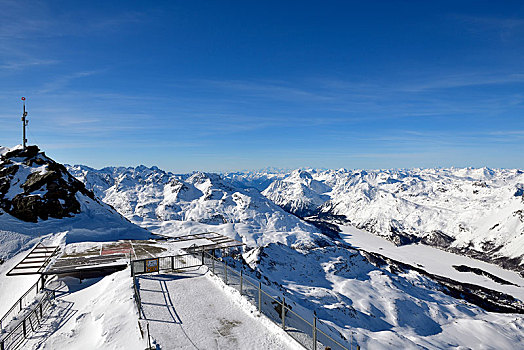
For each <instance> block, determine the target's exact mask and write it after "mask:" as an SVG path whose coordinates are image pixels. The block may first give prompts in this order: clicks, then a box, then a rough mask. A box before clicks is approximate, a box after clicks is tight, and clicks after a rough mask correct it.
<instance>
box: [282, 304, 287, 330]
mask: <svg viewBox="0 0 524 350" xmlns="http://www.w3.org/2000/svg"><path fill="white" fill-rule="evenodd" d="M282 329H283V330H286V297H285V296H282Z"/></svg>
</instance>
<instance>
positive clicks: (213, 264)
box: [211, 249, 215, 274]
mask: <svg viewBox="0 0 524 350" xmlns="http://www.w3.org/2000/svg"><path fill="white" fill-rule="evenodd" d="M211 261H213V269H212V271H213V274H215V250H214V249H213V259H211Z"/></svg>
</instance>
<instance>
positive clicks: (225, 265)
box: [224, 261, 227, 285]
mask: <svg viewBox="0 0 524 350" xmlns="http://www.w3.org/2000/svg"><path fill="white" fill-rule="evenodd" d="M224 271H225V274H226V285H227V264H226V262H225V261H224Z"/></svg>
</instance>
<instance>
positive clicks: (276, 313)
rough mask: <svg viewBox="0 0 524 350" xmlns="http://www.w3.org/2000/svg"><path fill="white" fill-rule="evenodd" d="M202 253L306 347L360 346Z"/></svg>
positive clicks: (349, 348) (339, 348)
mask: <svg viewBox="0 0 524 350" xmlns="http://www.w3.org/2000/svg"><path fill="white" fill-rule="evenodd" d="M203 254H204V256H203V262H204V264H205V265H206V266H207V267H208V268H209V270H210V271H211V272H212V273H213V274H215V275H216V276H218V277H219V278H220V279H221V280H222V281H224V283H225V284H227V285H229V286H232V287H234V288H235V289H237V290H238V291H239V292H240V294H241V295H242V296H244V297H245V298H246V299H247V300H249V301H250V302H251V304H253V305H255V306H256V307H257V309H258V311H259V312H260V313H261V314H264V315H265V316H266V317H268V318H269V319H270V320H271V321H273V322H274V323H276V324H278V325H280V326H281V327H282V328H283V329H284V330H285V331H286V332H287V333H288V334H289V335H290V336H291V337H293V338H294V339H295V340H296V341H297V342H298V343H300V344H301V345H302V346H304V347H305V348H306V349H312V350H317V349H319V350H320V349H332V350H352V349H360V347H359V346H358V345H357V344H353V339H350V340H347V339H345V338H344V337H343V336H342V334H340V332H338V331H337V330H335V329H334V328H332V327H330V326H328V325H326V324H325V323H323V322H321V321H320V320H318V319H317V317H316V316H315V314H314V312H312V311H311V310H308V309H306V308H304V307H301V306H300V305H297V304H296V303H294V302H292V301H291V300H289V299H288V300H286V298H285V296H284V295H283V294H282V293H279V292H278V291H275V290H274V289H272V288H270V287H268V286H265V285H263V284H262V283H261V282H260V281H258V280H256V279H254V278H251V277H249V276H246V275H245V274H244V271H243V270H242V269H240V270H239V271H238V270H237V269H236V268H233V267H231V266H228V265H227V263H226V262H225V261H223V260H220V259H217V258H216V257H214V256H213V255H211V254H209V253H207V252H205V253H203ZM308 315H309V316H308Z"/></svg>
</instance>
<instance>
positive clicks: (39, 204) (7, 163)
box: [0, 146, 96, 222]
mask: <svg viewBox="0 0 524 350" xmlns="http://www.w3.org/2000/svg"><path fill="white" fill-rule="evenodd" d="M37 167H38V168H39V169H37ZM22 168H24V170H25V171H29V174H28V175H27V177H26V178H25V179H24V176H25V175H23V173H20V175H18V176H19V179H21V180H22V181H24V182H23V183H18V182H16V181H15V180H14V179H15V177H16V176H17V174H18V173H19V172H20V171H22ZM11 186H17V187H19V188H20V190H17V192H19V193H17V194H16V195H15V196H14V197H13V198H7V197H6V194H7V193H8V192H9V190H10V189H11ZM78 194H83V195H85V196H87V197H89V198H91V199H93V200H96V199H95V196H94V194H93V192H91V191H88V190H87V189H86V188H85V186H84V184H82V183H81V182H80V181H78V180H76V179H75V178H74V177H73V176H71V175H70V174H69V173H68V172H67V170H66V168H65V167H64V166H63V165H62V164H59V163H56V162H55V161H53V160H52V159H50V158H48V157H47V156H46V155H45V153H43V152H39V149H38V147H37V146H28V147H27V149H26V150H25V151H24V150H22V149H15V150H12V151H9V152H7V153H6V154H4V155H3V156H2V157H1V158H0V208H2V209H3V210H4V211H5V212H7V213H9V214H11V215H12V216H14V217H16V218H18V219H20V220H23V221H31V222H37V221H38V219H41V220H47V219H48V218H50V217H51V218H63V217H70V216H73V215H74V214H78V213H80V203H79V202H78V199H77V195H78Z"/></svg>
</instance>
